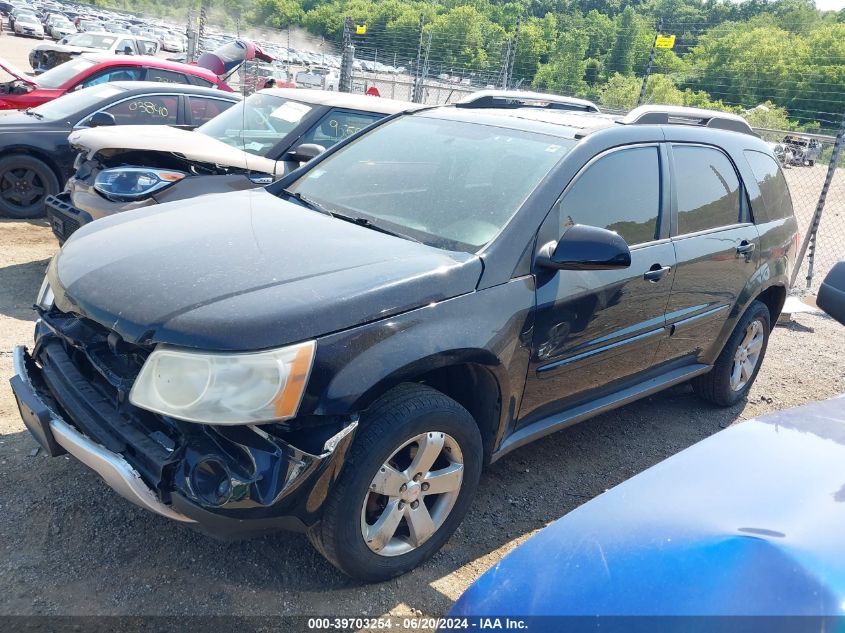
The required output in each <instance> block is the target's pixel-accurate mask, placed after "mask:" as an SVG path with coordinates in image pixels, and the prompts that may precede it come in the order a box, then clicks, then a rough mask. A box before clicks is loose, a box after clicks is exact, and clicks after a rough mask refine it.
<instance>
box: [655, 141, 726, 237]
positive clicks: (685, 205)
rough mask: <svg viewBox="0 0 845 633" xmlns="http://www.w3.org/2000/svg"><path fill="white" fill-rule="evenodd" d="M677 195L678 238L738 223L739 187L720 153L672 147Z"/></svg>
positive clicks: (724, 157) (699, 147) (703, 148)
mask: <svg viewBox="0 0 845 633" xmlns="http://www.w3.org/2000/svg"><path fill="white" fill-rule="evenodd" d="M672 151H673V154H674V157H675V188H676V190H677V192H678V234H679V235H684V234H685V233H695V232H697V231H707V230H710V229H716V228H719V227H723V226H730V225H732V224H736V223H738V222H739V221H740V198H741V194H740V185H739V177H738V176H737V175H736V171H735V170H734V167H733V165H732V164H731V161H730V160H728V157H727V156H725V155H724V154H723V153H722V152H720V151H719V150H717V149H713V148H710V147H701V146H698V145H673V146H672Z"/></svg>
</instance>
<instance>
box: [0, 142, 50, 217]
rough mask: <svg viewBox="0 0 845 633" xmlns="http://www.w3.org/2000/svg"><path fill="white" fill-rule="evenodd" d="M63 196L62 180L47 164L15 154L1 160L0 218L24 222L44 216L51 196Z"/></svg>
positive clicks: (30, 157)
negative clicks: (60, 186) (61, 189)
mask: <svg viewBox="0 0 845 633" xmlns="http://www.w3.org/2000/svg"><path fill="white" fill-rule="evenodd" d="M57 193H59V179H58V178H56V174H54V173H53V170H52V169H50V167H49V166H48V165H47V164H45V163H44V162H43V161H40V160H38V159H37V158H33V157H32V156H26V155H25V154H11V155H9V156H4V157H3V158H0V215H4V216H6V217H10V218H15V219H18V220H24V219H28V218H39V217H42V216H43V215H44V201H45V200H46V199H47V196H54V195H56V194H57Z"/></svg>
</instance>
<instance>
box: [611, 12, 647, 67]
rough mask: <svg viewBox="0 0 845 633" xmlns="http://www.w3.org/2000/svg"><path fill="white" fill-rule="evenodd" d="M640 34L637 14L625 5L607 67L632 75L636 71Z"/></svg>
mask: <svg viewBox="0 0 845 633" xmlns="http://www.w3.org/2000/svg"><path fill="white" fill-rule="evenodd" d="M638 36H639V25H638V24H637V14H636V12H635V11H634V10H633V9H632V8H631V7H630V6H628V7H625V10H624V11H623V12H622V15H621V16H620V17H619V22H618V24H617V27H616V39H615V40H614V42H613V48H611V49H610V56H609V57H608V60H607V69H608V71H611V72H616V73H619V74H621V75H630V74H631V73H632V72H633V71H634V48H635V46H636V41H637V37H638Z"/></svg>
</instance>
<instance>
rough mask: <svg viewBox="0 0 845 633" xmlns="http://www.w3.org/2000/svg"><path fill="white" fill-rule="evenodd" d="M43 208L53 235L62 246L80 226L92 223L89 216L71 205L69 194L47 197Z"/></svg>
mask: <svg viewBox="0 0 845 633" xmlns="http://www.w3.org/2000/svg"><path fill="white" fill-rule="evenodd" d="M44 208H45V210H46V212H47V220H48V221H49V222H50V228H51V229H53V235H55V236H56V238H57V239H58V240H59V243H60V244H64V242H65V240H67V239H68V238H69V237H70V236H71V235H73V234H74V233H75V232H76V231H77V230H78V229H79V227H80V226H83V225H85V224H88V223H89V222H91V221H92V218H91V214H90V213H87V212H85V211H83V210H82V209H78V208H76V207H75V206H73V204H72V203H71V200H70V194H69V193H68V192H66V191H65V192H63V193H60V194H58V195H55V196H47V199H46V200H45V201H44Z"/></svg>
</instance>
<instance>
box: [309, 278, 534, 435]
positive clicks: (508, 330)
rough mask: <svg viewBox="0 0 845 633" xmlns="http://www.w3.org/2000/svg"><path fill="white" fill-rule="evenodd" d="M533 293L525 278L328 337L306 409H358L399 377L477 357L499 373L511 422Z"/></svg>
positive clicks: (331, 411) (332, 412)
mask: <svg viewBox="0 0 845 633" xmlns="http://www.w3.org/2000/svg"><path fill="white" fill-rule="evenodd" d="M534 297H535V295H534V278H533V277H531V276H526V277H521V278H518V279H513V280H511V281H509V282H508V283H505V284H500V285H498V286H493V287H490V288H487V289H484V290H481V291H478V292H473V293H469V294H466V295H461V296H459V297H456V298H453V299H449V300H446V301H441V302H439V303H435V304H430V305H428V306H425V307H423V308H418V309H416V310H411V311H409V312H406V313H404V314H400V315H397V316H393V317H390V318H388V319H382V320H379V321H375V322H373V323H368V324H366V325H362V326H359V327H356V328H352V329H350V330H345V331H343V332H339V333H335V334H332V335H329V336H326V337H323V338H321V339H319V340H318V342H317V356H316V358H315V364H314V369H313V370H312V374H311V379H310V380H309V386H308V389H307V390H306V394H305V397H304V399H303V405H302V408H301V413H305V414H314V415H350V414H355V413H358V412H359V411H361V410H363V409H365V408H366V407H367V406H368V405H369V404H370V403H372V402H373V401H374V400H375V399H376V398H378V397H379V396H380V395H381V394H383V393H384V392H385V391H387V390H388V389H390V388H391V387H393V386H394V385H396V384H398V383H400V382H404V381H412V380H414V379H415V378H416V377H419V376H422V375H424V374H426V373H428V372H430V371H433V370H436V369H440V368H443V367H447V366H451V365H459V364H464V363H472V364H476V365H481V366H484V367H485V368H487V369H489V370H490V372H491V373H492V374H493V376H494V377H495V379H496V381H497V383H498V387H499V393H500V394H501V398H502V420H501V421H500V422H501V423H502V424H506V423H507V422H508V418H510V417H512V416H513V414H514V412H516V411H518V410H519V400H520V398H521V397H522V391H523V387H524V385H525V376H526V373H527V369H528V359H529V344H530V332H531V324H532V319H533V312H534V300H535V299H534Z"/></svg>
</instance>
